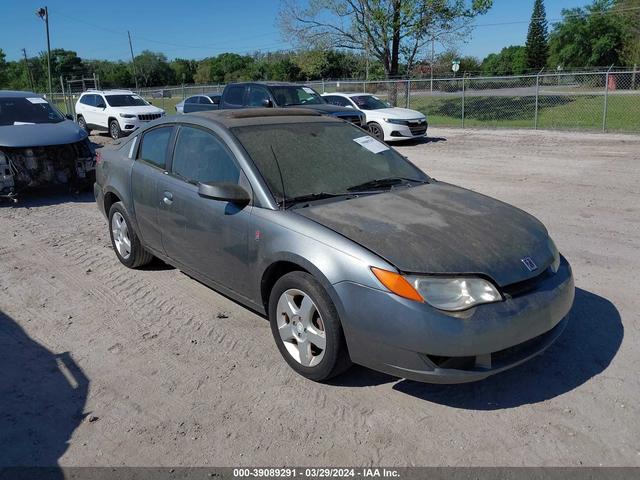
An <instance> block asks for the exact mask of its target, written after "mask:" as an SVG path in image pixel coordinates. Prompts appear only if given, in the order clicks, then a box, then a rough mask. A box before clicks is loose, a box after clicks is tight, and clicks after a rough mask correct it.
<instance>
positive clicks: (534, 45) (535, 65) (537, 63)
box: [525, 0, 549, 70]
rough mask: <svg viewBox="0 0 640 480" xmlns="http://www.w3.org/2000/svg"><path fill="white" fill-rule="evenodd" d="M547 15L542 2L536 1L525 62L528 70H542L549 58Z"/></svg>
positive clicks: (540, 0)
mask: <svg viewBox="0 0 640 480" xmlns="http://www.w3.org/2000/svg"><path fill="white" fill-rule="evenodd" d="M547 42H548V35H547V14H546V12H545V9H544V3H543V1H542V0H535V3H534V4H533V13H532V14H531V22H530V23H529V31H528V32H527V43H526V44H525V62H526V66H527V68H528V69H531V70H540V69H541V68H542V67H544V66H545V65H546V64H547V60H548V57H549V46H548V43H547Z"/></svg>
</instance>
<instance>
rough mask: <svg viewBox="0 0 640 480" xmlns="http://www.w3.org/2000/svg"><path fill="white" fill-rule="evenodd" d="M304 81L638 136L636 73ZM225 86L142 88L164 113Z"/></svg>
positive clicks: (522, 123) (518, 124)
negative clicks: (183, 102)
mask: <svg viewBox="0 0 640 480" xmlns="http://www.w3.org/2000/svg"><path fill="white" fill-rule="evenodd" d="M305 84H306V85H309V86H311V87H313V88H314V89H315V90H316V91H318V92H320V93H334V92H343V93H369V94H373V95H376V96H378V97H379V98H381V99H383V100H385V101H388V102H389V103H391V104H392V105H395V106H399V107H405V108H411V109H414V110H418V111H420V112H422V113H424V114H426V115H427V117H428V119H429V124H430V125H431V126H432V127H433V126H436V127H437V126H446V127H462V128H465V127H477V128H500V127H504V128H531V129H550V130H585V131H611V132H630V133H640V71H637V70H616V71H614V70H612V69H610V70H609V71H601V72H555V73H540V74H537V75H521V76H509V77H472V76H467V75H462V76H459V77H457V78H456V77H453V78H434V79H407V80H387V81H362V80H331V81H324V80H322V81H311V82H306V83H305ZM223 89H224V85H223V84H214V85H180V86H171V87H156V88H150V89H140V90H139V91H138V93H139V94H140V95H141V96H142V97H144V98H145V99H146V100H148V101H149V102H150V103H152V104H153V105H156V106H158V107H160V108H163V109H164V110H166V111H167V113H168V114H173V113H175V112H176V110H175V105H176V104H177V103H178V102H180V101H182V100H183V99H185V98H186V97H189V96H191V95H197V94H206V93H221V92H222V90H223ZM77 97H78V92H75V91H70V92H66V94H65V95H63V94H61V93H56V94H54V96H53V101H54V103H56V104H58V106H59V107H60V108H61V109H63V110H64V111H65V113H70V114H73V113H74V112H73V111H72V110H73V108H74V106H75V102H76V100H77Z"/></svg>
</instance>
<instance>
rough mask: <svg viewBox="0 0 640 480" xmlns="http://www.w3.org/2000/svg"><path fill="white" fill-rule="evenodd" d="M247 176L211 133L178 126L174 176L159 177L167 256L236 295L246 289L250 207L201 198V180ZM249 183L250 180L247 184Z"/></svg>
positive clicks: (221, 180) (161, 220)
mask: <svg viewBox="0 0 640 480" xmlns="http://www.w3.org/2000/svg"><path fill="white" fill-rule="evenodd" d="M240 178H243V179H244V174H243V173H242V172H241V170H240V169H239V168H238V166H237V164H236V162H235V159H234V158H233V155H232V154H231V152H230V151H229V149H228V148H227V147H226V145H225V144H224V142H223V141H222V140H220V139H219V138H218V137H217V136H215V135H214V134H213V133H212V132H210V131H208V130H204V129H201V128H195V127H185V126H182V127H180V130H179V132H178V134H177V136H176V142H175V147H174V154H173V161H172V167H171V173H170V174H169V175H165V176H164V177H163V178H161V179H158V190H157V192H158V196H159V202H160V203H159V204H160V207H159V217H158V219H159V225H160V229H161V231H162V245H163V247H164V251H165V252H166V254H167V255H168V256H169V257H171V258H173V259H175V260H176V261H177V262H179V263H181V264H182V265H184V266H185V267H188V268H190V269H192V270H194V271H196V272H198V273H200V274H202V275H204V276H206V277H208V278H209V279H211V280H213V281H214V282H216V283H219V284H221V285H223V286H225V287H227V288H229V289H231V290H234V291H236V292H237V293H240V294H242V293H243V292H245V291H246V288H247V285H248V280H247V271H248V266H247V265H248V240H249V231H250V224H251V207H250V206H237V205H235V204H232V203H229V202H225V201H219V200H213V199H209V198H203V197H201V196H200V195H198V186H197V183H198V182H213V181H218V182H235V183H237V182H239V181H240ZM245 181H246V180H245Z"/></svg>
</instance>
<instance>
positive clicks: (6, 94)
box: [0, 90, 44, 98]
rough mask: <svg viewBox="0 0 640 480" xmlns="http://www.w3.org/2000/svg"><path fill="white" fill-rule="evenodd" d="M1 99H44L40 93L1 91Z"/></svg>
mask: <svg viewBox="0 0 640 480" xmlns="http://www.w3.org/2000/svg"><path fill="white" fill-rule="evenodd" d="M0 97H5V98H6V97H13V98H27V97H40V98H44V97H42V95H40V94H39V93H33V92H26V91H22V90H0Z"/></svg>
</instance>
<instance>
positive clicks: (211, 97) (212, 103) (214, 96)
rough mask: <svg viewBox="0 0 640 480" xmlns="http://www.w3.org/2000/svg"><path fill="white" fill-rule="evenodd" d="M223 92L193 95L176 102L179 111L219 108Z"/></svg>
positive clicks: (201, 110)
mask: <svg viewBox="0 0 640 480" xmlns="http://www.w3.org/2000/svg"><path fill="white" fill-rule="evenodd" d="M221 97H222V94H221V93H205V94H202V95H192V96H191V97H187V98H185V99H184V100H182V101H181V102H179V103H177V104H176V112H177V113H193V112H205V111H207V110H217V109H218V108H219V107H220V98H221Z"/></svg>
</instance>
